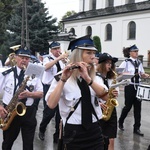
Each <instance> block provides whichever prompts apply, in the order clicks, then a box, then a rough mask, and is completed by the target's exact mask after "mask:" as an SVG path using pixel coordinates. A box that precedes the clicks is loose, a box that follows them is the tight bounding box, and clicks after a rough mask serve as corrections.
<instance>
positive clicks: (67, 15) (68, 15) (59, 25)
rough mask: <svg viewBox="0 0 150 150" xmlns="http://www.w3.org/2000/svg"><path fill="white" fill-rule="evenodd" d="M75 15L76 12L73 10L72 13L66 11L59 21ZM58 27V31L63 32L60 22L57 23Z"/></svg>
mask: <svg viewBox="0 0 150 150" xmlns="http://www.w3.org/2000/svg"><path fill="white" fill-rule="evenodd" d="M75 14H76V12H75V11H74V10H72V11H67V12H66V13H65V15H64V16H63V17H62V19H61V20H63V19H65V18H68V17H70V16H72V15H75ZM58 27H59V30H60V31H63V30H64V29H63V24H62V22H61V21H60V22H59V23H58Z"/></svg>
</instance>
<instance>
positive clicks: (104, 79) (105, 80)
mask: <svg viewBox="0 0 150 150" xmlns="http://www.w3.org/2000/svg"><path fill="white" fill-rule="evenodd" d="M96 76H99V77H101V78H102V79H103V82H104V84H105V85H106V86H107V87H108V88H109V85H108V81H107V78H104V77H103V76H102V75H101V74H100V73H99V72H96Z"/></svg>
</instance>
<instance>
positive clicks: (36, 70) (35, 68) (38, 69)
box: [25, 63, 45, 78]
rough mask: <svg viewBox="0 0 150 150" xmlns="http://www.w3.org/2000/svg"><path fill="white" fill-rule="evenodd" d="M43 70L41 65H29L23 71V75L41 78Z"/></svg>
mask: <svg viewBox="0 0 150 150" xmlns="http://www.w3.org/2000/svg"><path fill="white" fill-rule="evenodd" d="M44 70H45V68H44V67H43V66H42V65H37V64H33V63H29V65H28V67H27V69H26V71H25V75H29V76H32V75H34V76H35V77H36V78H42V75H43V72H44Z"/></svg>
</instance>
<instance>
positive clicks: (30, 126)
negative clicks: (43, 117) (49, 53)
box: [0, 48, 43, 150]
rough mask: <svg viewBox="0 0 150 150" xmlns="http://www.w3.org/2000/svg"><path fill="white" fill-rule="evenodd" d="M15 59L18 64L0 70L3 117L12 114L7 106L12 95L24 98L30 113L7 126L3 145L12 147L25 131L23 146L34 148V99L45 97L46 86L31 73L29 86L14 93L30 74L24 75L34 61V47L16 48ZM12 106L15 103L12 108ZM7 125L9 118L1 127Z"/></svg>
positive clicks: (0, 114)
mask: <svg viewBox="0 0 150 150" xmlns="http://www.w3.org/2000/svg"><path fill="white" fill-rule="evenodd" d="M15 60H16V65H15V66H14V67H12V68H10V69H7V70H6V71H4V72H3V73H0V91H2V90H3V91H4V93H3V98H2V102H3V105H0V120H5V119H6V117H7V115H8V114H11V112H10V110H11V109H10V110H9V109H6V108H8V105H9V106H10V104H11V103H10V102H11V100H12V99H14V100H15V101H21V102H22V103H23V104H24V105H25V108H26V113H25V114H24V115H23V116H19V115H16V116H15V117H14V119H13V120H12V122H11V124H10V126H9V127H8V129H6V130H3V142H2V148H1V149H2V150H10V149H12V146H13V143H14V141H15V140H16V139H17V137H18V135H19V132H20V131H21V135H22V141H23V142H22V143H23V145H22V148H21V147H20V149H23V150H33V141H34V134H35V129H36V124H37V121H36V107H35V106H34V99H35V100H36V99H37V98H42V96H43V86H42V83H41V80H40V79H38V78H36V77H35V78H32V77H30V78H29V80H28V81H27V84H26V86H25V89H22V91H23V92H21V93H19V94H18V95H17V96H16V97H15V96H14V95H16V93H17V91H18V90H20V87H21V85H22V83H23V81H24V80H25V78H26V77H25V76H24V67H25V68H26V67H27V66H28V63H29V62H30V51H29V50H26V49H23V48H20V49H18V50H17V51H16V55H15ZM11 107H14V106H13V104H12V105H11V106H10V108H11ZM25 108H24V109H25ZM13 110H15V109H13ZM12 112H13V111H12ZM7 118H8V119H9V117H7ZM0 122H1V121H0ZM5 125H7V122H6V123H5V124H4V125H3V124H0V127H2V126H5Z"/></svg>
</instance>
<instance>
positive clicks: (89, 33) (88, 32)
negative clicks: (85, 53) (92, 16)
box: [86, 26, 92, 35]
mask: <svg viewBox="0 0 150 150" xmlns="http://www.w3.org/2000/svg"><path fill="white" fill-rule="evenodd" d="M86 34H87V35H92V28H91V26H88V27H87V28H86Z"/></svg>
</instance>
